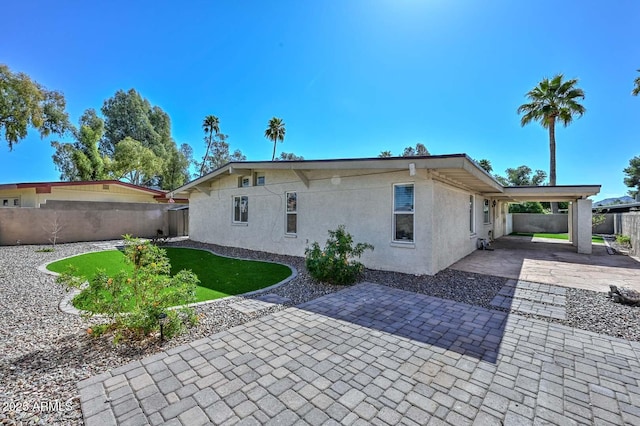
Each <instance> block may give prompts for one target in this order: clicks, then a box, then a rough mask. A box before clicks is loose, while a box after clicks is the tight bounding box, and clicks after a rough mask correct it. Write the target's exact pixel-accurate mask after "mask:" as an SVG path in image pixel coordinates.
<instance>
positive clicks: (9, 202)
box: [0, 198, 20, 207]
mask: <svg viewBox="0 0 640 426" xmlns="http://www.w3.org/2000/svg"><path fill="white" fill-rule="evenodd" d="M0 207H20V198H3V199H2V205H1V206H0Z"/></svg>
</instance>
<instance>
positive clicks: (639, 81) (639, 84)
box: [631, 70, 640, 96]
mask: <svg viewBox="0 0 640 426" xmlns="http://www.w3.org/2000/svg"><path fill="white" fill-rule="evenodd" d="M638 72H640V70H638ZM633 84H635V85H636V87H634V88H633V91H632V92H631V94H632V95H633V96H638V95H640V77H636V79H635V80H634V81H633Z"/></svg>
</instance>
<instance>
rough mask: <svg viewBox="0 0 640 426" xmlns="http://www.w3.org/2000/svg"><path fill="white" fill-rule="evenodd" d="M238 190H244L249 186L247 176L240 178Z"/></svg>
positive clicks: (249, 181) (249, 182)
mask: <svg viewBox="0 0 640 426" xmlns="http://www.w3.org/2000/svg"><path fill="white" fill-rule="evenodd" d="M239 186H240V188H246V187H248V186H251V179H249V178H248V177H247V176H242V177H241V178H240V185H239Z"/></svg>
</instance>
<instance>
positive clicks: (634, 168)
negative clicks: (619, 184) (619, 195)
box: [623, 156, 640, 198]
mask: <svg viewBox="0 0 640 426" xmlns="http://www.w3.org/2000/svg"><path fill="white" fill-rule="evenodd" d="M623 172H624V174H625V175H627V177H625V178H624V184H625V185H627V186H628V187H629V188H632V189H630V190H629V195H631V196H632V197H634V198H635V197H636V195H637V194H638V191H640V157H638V156H635V157H633V158H632V159H631V160H629V167H627V168H625V169H624V170H623Z"/></svg>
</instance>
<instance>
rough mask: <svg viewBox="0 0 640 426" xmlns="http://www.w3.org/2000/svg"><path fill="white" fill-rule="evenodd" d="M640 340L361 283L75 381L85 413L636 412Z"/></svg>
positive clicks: (194, 419)
mask: <svg viewBox="0 0 640 426" xmlns="http://www.w3.org/2000/svg"><path fill="white" fill-rule="evenodd" d="M639 372H640V344H639V343H637V342H628V341H625V340H621V339H616V338H612V337H608V336H603V335H598V334H595V333H591V332H586V331H581V330H577V329H572V328H569V327H565V326H561V325H556V324H553V323H548V322H544V321H539V320H532V319H527V318H525V317H522V316H519V315H513V314H511V315H509V314H507V313H504V312H499V311H492V310H487V309H483V308H480V307H476V306H470V305H465V304H461V303H457V302H454V301H451V300H444V299H438V298H434V297H430V296H425V295H420V294H415V293H412V292H407V291H403V290H398V289H393V288H389V287H386V286H382V285H377V284H371V283H363V284H359V285H356V286H353V287H349V288H346V289H345V290H343V291H340V292H337V293H332V294H329V295H326V296H323V297H320V298H318V299H315V300H313V301H311V302H307V303H305V304H302V305H300V306H297V307H294V308H288V309H286V310H284V311H280V312H277V313H275V314H271V315H268V316H265V317H262V318H261V319H259V320H255V321H252V322H249V323H246V324H244V325H242V326H238V327H235V328H232V329H230V330H227V331H225V332H221V333H218V334H215V335H212V336H210V337H208V338H204V339H201V340H198V341H196V342H193V343H191V344H189V345H184V346H180V347H176V348H173V349H170V350H168V351H166V352H162V353H159V354H156V355H154V356H151V357H149V358H146V359H143V360H141V361H136V362H133V363H131V364H128V365H125V366H123V367H120V368H117V369H115V370H112V371H110V372H107V373H105V374H102V375H100V376H96V377H93V378H90V379H88V380H85V381H83V382H81V383H80V384H79V388H80V395H81V403H82V409H83V413H84V416H85V420H86V424H87V425H103V424H106V425H109V424H120V425H128V424H129V425H134V424H149V423H150V424H161V423H162V424H175V425H179V424H183V425H199V424H210V423H213V424H235V423H238V424H263V423H264V424H282V425H284V424H294V423H298V422H299V423H302V424H339V423H342V424H390V425H393V424H398V423H403V424H427V423H429V424H447V423H448V424H456V425H464V424H486V425H490V424H491V425H493V424H500V422H504V424H509V425H511V424H548V423H551V424H585V423H586V424H592V423H596V424H624V423H626V424H635V425H640V408H638V407H640V386H639V385H640V383H638V380H637V376H638V373H639Z"/></svg>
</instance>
